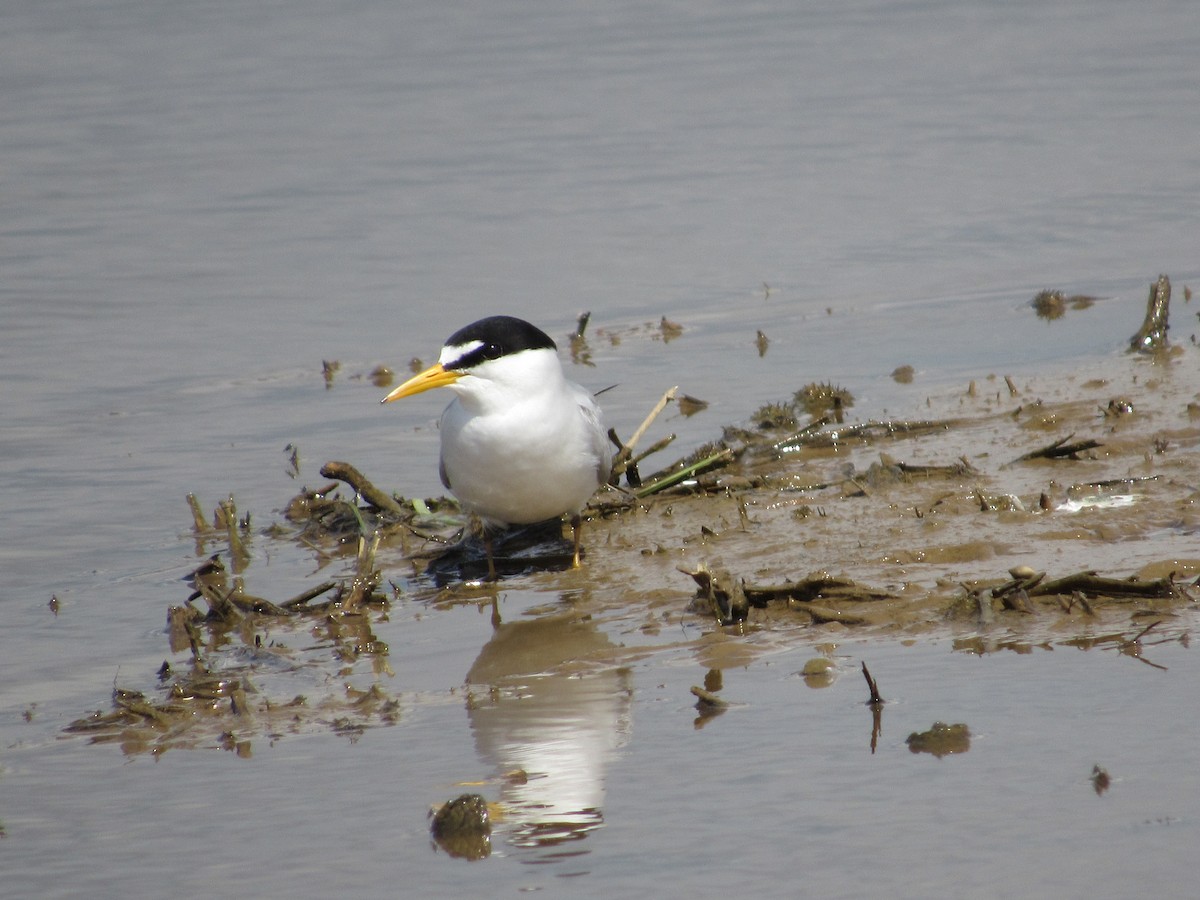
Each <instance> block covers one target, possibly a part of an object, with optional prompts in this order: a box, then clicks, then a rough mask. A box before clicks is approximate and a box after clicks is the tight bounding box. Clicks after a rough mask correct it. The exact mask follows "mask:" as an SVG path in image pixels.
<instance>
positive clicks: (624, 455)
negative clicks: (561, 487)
mask: <svg viewBox="0 0 1200 900" xmlns="http://www.w3.org/2000/svg"><path fill="white" fill-rule="evenodd" d="M678 391H679V385H675V387H673V388H670V389H669V390H668V391H667V392H666V393H665V394H663V395H662V397H661V398H660V399H659V401H658V402H657V403H656V404H654V408H653V409H651V410H650V414H649V415H648V416H646V418H645V419H644V420H643V421H642V424H641V425H639V426H638V428H637V431H635V432H634V433H633V437H631V438H630V439H629V442H628V443H622V442H621V440H620V439H619V438H618V437H617V433H616V431H615V430H614V429H612V428H610V429H609V430H608V439H609V440H610V441H612V442H613V443H614V444H616V445H617V446H618V447H620V448H621V449H620V450H619V451H618V452H617V455H616V458H614V459H613V464H612V474H614V475H616V476H618V477H619V476H620V475H622V474H623V473H624V472H625V470H626V469H627V468H628V467H629V459H630V457H632V456H633V448H634V447H635V446H636V445H637V442H638V441H639V440H641V438H642V435H643V434H645V433H646V429H647V428H649V427H650V424H651V423H652V422H653V421H654V420H655V419H657V418H658V415H659V413H661V412H662V411H663V410H664V409H666V408H667V404H668V403H670V402H671V401H672V400H674V399H675V394H676V393H677V392H678Z"/></svg>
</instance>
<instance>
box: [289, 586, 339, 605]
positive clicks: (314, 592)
mask: <svg viewBox="0 0 1200 900" xmlns="http://www.w3.org/2000/svg"><path fill="white" fill-rule="evenodd" d="M335 587H337V582H336V581H326V582H325V583H324V584H318V585H317V586H316V587H314V588H309V589H308V590H307V591H305V592H304V593H303V594H297V595H296V596H295V597H293V598H292V599H291V600H285V601H283V603H281V604H280V606H282V607H283V608H284V609H295V608H296V607H297V606H303V605H304V604H305V603H307V602H308V601H309V600H312V599H313V598H314V597H320V596H321V595H322V594H324V593H325V592H326V591H331V590H333V589H334V588H335Z"/></svg>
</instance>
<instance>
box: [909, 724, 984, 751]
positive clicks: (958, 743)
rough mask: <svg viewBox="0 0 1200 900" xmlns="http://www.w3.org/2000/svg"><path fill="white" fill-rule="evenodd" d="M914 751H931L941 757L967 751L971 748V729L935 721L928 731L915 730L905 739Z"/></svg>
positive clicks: (961, 725)
mask: <svg viewBox="0 0 1200 900" xmlns="http://www.w3.org/2000/svg"><path fill="white" fill-rule="evenodd" d="M905 743H906V744H908V749H909V750H910V751H911V752H913V753H929V754H931V755H933V756H936V757H937V758H938V759H941V758H942V757H943V756H949V755H951V754H952V753H966V752H967V751H968V750H970V749H971V730H970V729H969V728H967V726H966V725H963V724H961V723H960V724H957V725H947V724H946V723H945V722H934V723H933V725H932V726H931V727H930V729H929V730H928V731H920V732H917V731H914V732H913V733H912V734H910V735H909V736H908V738H907V739H906V740H905Z"/></svg>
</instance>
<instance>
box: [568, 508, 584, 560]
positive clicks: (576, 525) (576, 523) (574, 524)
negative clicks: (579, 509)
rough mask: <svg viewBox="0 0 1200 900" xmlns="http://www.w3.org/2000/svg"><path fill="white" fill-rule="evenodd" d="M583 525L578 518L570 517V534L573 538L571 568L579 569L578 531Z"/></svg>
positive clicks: (575, 516)
mask: <svg viewBox="0 0 1200 900" xmlns="http://www.w3.org/2000/svg"><path fill="white" fill-rule="evenodd" d="M582 524H583V520H582V519H581V518H580V517H579V516H578V515H574V516H571V533H572V535H573V536H574V538H575V555H574V556H573V557H571V568H572V569H578V568H579V531H580V528H581V526H582Z"/></svg>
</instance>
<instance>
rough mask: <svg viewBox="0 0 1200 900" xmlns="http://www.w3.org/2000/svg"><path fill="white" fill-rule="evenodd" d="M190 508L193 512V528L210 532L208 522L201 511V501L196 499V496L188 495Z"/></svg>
mask: <svg viewBox="0 0 1200 900" xmlns="http://www.w3.org/2000/svg"><path fill="white" fill-rule="evenodd" d="M187 502H188V508H190V509H191V511H192V527H193V528H194V529H195V530H196V531H197V532H201V531H208V528H209V526H208V521H207V520H206V519H205V518H204V513H203V512H202V511H201V510H200V501H199V500H197V499H196V495H195V494H188V495H187Z"/></svg>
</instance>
